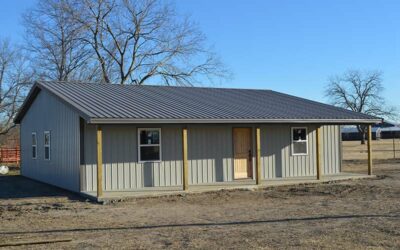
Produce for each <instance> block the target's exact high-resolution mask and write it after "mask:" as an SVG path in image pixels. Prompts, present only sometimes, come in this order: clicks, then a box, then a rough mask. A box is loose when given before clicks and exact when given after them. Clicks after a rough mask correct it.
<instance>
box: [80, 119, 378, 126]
mask: <svg viewBox="0 0 400 250" xmlns="http://www.w3.org/2000/svg"><path fill="white" fill-rule="evenodd" d="M87 122H88V123H91V124H138V123H139V124H190V123H194V124H201V123H203V124H204V123H207V124H224V123H230V124H233V123H269V124H277V123H281V124H284V123H289V124H327V125H328V124H332V125H357V124H376V123H381V122H383V120H382V119H129V118H126V119H121V118H90V119H89V120H87Z"/></svg>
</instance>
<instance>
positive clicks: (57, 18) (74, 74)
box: [23, 0, 96, 81]
mask: <svg viewBox="0 0 400 250" xmlns="http://www.w3.org/2000/svg"><path fill="white" fill-rule="evenodd" d="M66 7H67V1H66V0H40V1H38V2H37V4H36V5H35V6H34V7H33V8H32V9H30V10H28V11H27V12H26V13H25V14H24V16H23V20H24V25H25V28H26V39H27V44H26V46H25V47H26V49H27V50H28V51H29V52H30V54H31V55H32V62H33V63H34V64H35V66H36V69H37V71H38V74H40V76H41V77H42V78H45V79H51V80H60V81H67V80H82V79H92V78H94V77H95V75H96V71H95V70H94V69H93V68H92V65H91V64H90V59H91V54H92V52H91V50H89V49H88V48H87V46H86V45H85V44H83V43H82V41H81V40H80V37H81V33H82V32H83V31H84V29H83V27H82V25H80V24H79V23H76V22H74V21H73V20H72V19H71V18H70V15H69V13H68V12H67V8H66Z"/></svg>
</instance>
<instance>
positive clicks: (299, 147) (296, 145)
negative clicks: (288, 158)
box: [292, 128, 308, 155]
mask: <svg viewBox="0 0 400 250" xmlns="http://www.w3.org/2000/svg"><path fill="white" fill-rule="evenodd" d="M307 137H308V136H307V128H292V155H306V154H308V138H307Z"/></svg>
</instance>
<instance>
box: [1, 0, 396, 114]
mask: <svg viewBox="0 0 400 250" xmlns="http://www.w3.org/2000/svg"><path fill="white" fill-rule="evenodd" d="M174 2H175V3H176V7H177V9H178V11H179V12H181V13H184V14H188V15H190V16H191V17H192V19H193V20H194V21H195V22H197V23H198V25H199V26H200V27H201V29H202V31H203V32H204V33H205V34H206V36H207V37H208V41H209V42H210V44H212V45H213V46H214V49H215V51H217V52H218V53H219V55H220V56H221V57H222V59H223V60H224V62H225V63H226V64H227V65H228V66H229V68H230V69H231V70H232V72H233V74H234V78H233V79H232V81H229V82H227V83H224V84H223V85H222V86H223V87H235V88H236V87H237V88H239V87H241V88H264V89H273V90H277V91H281V92H286V93H290V94H294V95H298V96H302V97H306V98H309V99H314V100H317V101H326V99H325V98H324V96H323V90H324V86H325V85H326V82H327V79H328V77H329V76H331V75H334V74H340V73H343V72H344V71H345V70H347V69H361V70H381V71H383V72H384V86H385V88H386V90H385V92H384V93H383V95H384V96H385V97H386V98H387V100H388V102H389V103H390V104H392V105H397V106H398V107H400V1H399V0H385V1H376V0H359V1H358V0H351V1H348V0H330V1H329V0H327V1H315V0H301V1H300V0H291V1H288V0H287V1H285V0H283V1H282V0H275V1H268V0H250V1H245V0H175V1H174ZM33 4H34V1H33V0H31V1H28V0H18V1H2V2H1V5H0V36H1V37H4V36H8V37H10V38H11V39H12V40H14V41H16V42H18V41H20V39H21V38H22V34H23V28H22V27H21V25H20V14H21V13H22V12H23V11H24V10H25V9H26V8H27V7H29V6H31V5H33Z"/></svg>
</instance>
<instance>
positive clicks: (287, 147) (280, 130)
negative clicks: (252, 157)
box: [261, 125, 316, 179]
mask: <svg viewBox="0 0 400 250" xmlns="http://www.w3.org/2000/svg"><path fill="white" fill-rule="evenodd" d="M302 126H304V127H307V128H308V154H307V155H292V152H291V143H292V141H291V127H292V126H291V125H264V126H262V127H261V163H262V178H263V179H274V178H285V177H302V176H314V175H315V174H316V172H315V167H316V162H315V153H316V148H315V143H316V132H315V129H316V126H315V125H300V127H302Z"/></svg>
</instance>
